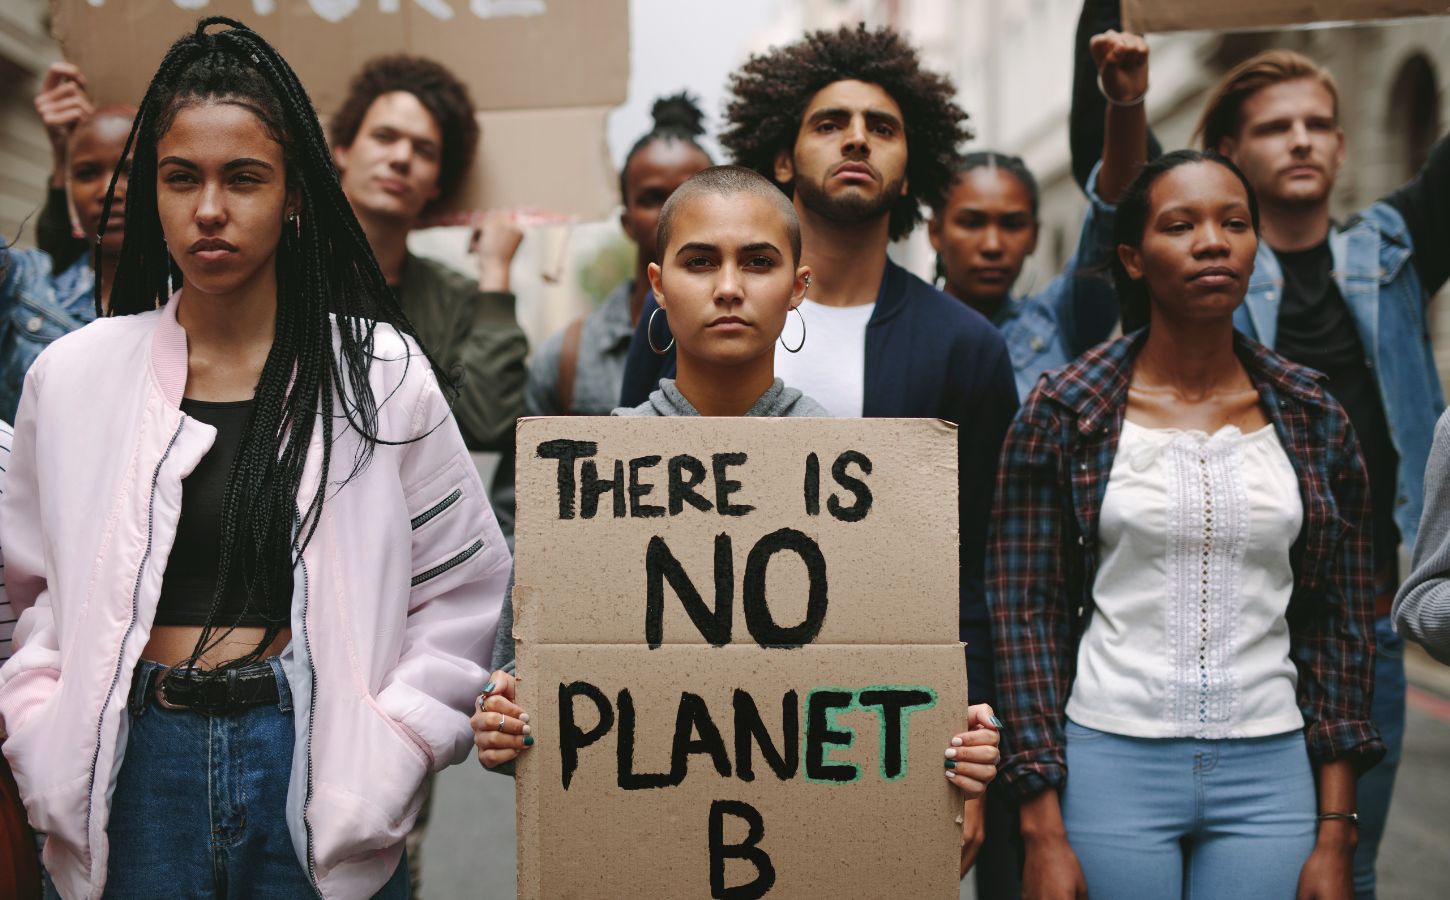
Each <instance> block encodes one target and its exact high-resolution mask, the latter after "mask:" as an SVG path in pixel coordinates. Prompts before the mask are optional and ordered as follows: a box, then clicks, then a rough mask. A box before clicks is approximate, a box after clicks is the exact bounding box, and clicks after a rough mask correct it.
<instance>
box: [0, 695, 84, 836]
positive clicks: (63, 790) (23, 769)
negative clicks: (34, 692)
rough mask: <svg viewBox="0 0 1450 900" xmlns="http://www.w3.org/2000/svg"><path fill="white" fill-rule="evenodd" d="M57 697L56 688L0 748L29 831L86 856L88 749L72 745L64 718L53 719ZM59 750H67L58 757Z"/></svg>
mask: <svg viewBox="0 0 1450 900" xmlns="http://www.w3.org/2000/svg"><path fill="white" fill-rule="evenodd" d="M59 699H60V691H59V690H57V691H56V692H55V693H54V694H52V695H51V696H50V697H49V698H47V699H46V701H45V702H44V703H43V704H42V705H41V706H40V708H39V709H37V710H36V711H35V712H34V713H32V714H31V716H30V718H29V719H28V720H27V721H26V722H25V723H24V724H23V725H21V726H20V728H19V729H18V730H17V731H15V732H14V733H12V734H10V735H9V736H8V737H6V739H5V743H4V745H3V746H4V750H5V757H6V759H8V760H9V762H10V770H11V772H12V773H13V774H14V776H15V784H16V786H17V787H19V788H20V797H21V799H22V800H23V801H24V803H25V814H26V818H28V819H29V820H30V825H31V827H32V828H34V829H35V830H36V831H39V832H43V833H45V834H47V835H49V838H48V840H52V841H58V842H60V843H63V844H64V845H66V846H67V847H69V848H70V849H72V850H73V851H75V852H77V853H80V854H86V853H88V852H89V838H88V837H87V835H86V833H85V809H86V803H87V799H88V798H87V796H86V791H87V789H88V788H89V786H90V783H91V782H90V769H89V768H88V767H87V765H86V763H87V761H89V759H90V750H88V749H86V748H84V747H79V746H77V745H76V741H75V734H74V732H75V729H74V728H67V727H66V726H67V722H66V720H65V718H64V717H63V718H61V719H57V718H56V710H57V708H58V707H59V706H60V703H59ZM73 714H74V711H72V715H73ZM58 747H70V748H71V749H70V752H68V753H57V752H56V748H58Z"/></svg>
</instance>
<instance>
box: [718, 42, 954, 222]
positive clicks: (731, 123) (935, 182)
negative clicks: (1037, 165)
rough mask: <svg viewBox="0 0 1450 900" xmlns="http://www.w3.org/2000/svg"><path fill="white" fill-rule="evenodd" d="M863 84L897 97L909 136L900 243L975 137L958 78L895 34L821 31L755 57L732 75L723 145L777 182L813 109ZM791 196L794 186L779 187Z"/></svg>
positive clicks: (898, 207)
mask: <svg viewBox="0 0 1450 900" xmlns="http://www.w3.org/2000/svg"><path fill="white" fill-rule="evenodd" d="M853 80H854V81H864V82H866V83H868V84H874V85H877V86H878V87H880V88H881V89H882V90H884V91H885V92H886V93H888V94H890V95H891V99H893V100H895V101H896V103H897V105H899V106H900V107H901V113H902V116H903V117H904V118H905V120H906V121H905V129H906V147H907V158H906V178H907V183H908V185H909V186H910V187H909V192H908V193H907V194H906V195H905V196H903V197H902V198H900V199H899V200H897V201H896V202H895V203H893V204H892V206H891V239H892V240H900V239H901V238H903V237H906V236H907V235H908V234H910V233H911V230H912V229H913V228H915V227H916V226H917V224H919V223H920V222H921V220H922V214H921V206H922V204H923V203H924V204H926V205H927V206H935V205H936V204H938V203H940V202H941V198H942V197H943V196H945V194H946V191H947V188H948V187H949V186H950V185H951V182H952V177H953V165H954V163H955V162H956V151H957V145H958V144H960V143H961V142H962V141H964V140H966V139H968V138H969V137H971V130H970V129H969V128H968V127H967V124H966V122H967V114H966V112H965V111H963V110H962V108H961V107H959V106H957V104H956V103H955V102H954V101H953V100H952V97H953V96H954V95H955V94H956V88H955V87H954V86H953V85H952V82H951V79H949V78H947V77H946V76H945V75H941V74H939V73H937V72H932V71H929V70H927V69H923V68H922V66H921V59H920V57H919V55H918V53H917V51H916V48H914V47H912V46H911V45H910V44H908V43H907V42H906V41H905V40H903V39H902V37H901V35H899V34H897V33H896V32H895V31H893V30H891V29H890V28H877V29H875V30H867V28H866V26H865V25H864V24H862V25H860V26H859V27H857V28H849V27H842V28H841V29H839V30H837V31H815V32H812V33H810V34H807V35H806V36H805V37H804V38H803V39H802V40H800V41H798V42H796V43H794V44H791V45H789V46H786V47H777V48H773V49H771V50H770V51H768V52H766V53H764V54H761V55H757V56H752V57H751V58H750V61H749V62H747V63H746V64H745V65H744V66H743V67H741V69H740V70H739V71H737V72H735V73H734V74H733V75H731V76H730V86H729V87H730V94H731V97H730V101H729V104H728V106H727V107H726V109H725V119H726V127H725V131H724V132H722V133H721V135H720V143H721V144H722V145H724V146H725V148H726V149H727V150H729V151H730V153H731V155H732V156H733V157H734V160H735V162H737V163H739V164H740V165H742V166H748V167H749V168H752V169H754V170H755V171H757V172H759V173H760V174H762V175H764V176H765V177H767V178H770V179H771V180H772V181H774V178H775V158H776V155H777V154H778V153H779V152H780V151H781V150H790V149H791V148H793V147H794V146H795V140H796V135H797V133H798V132H799V131H800V124H801V117H802V116H804V115H805V111H806V105H807V104H808V103H810V100H811V98H812V97H814V96H815V95H816V93H817V92H818V91H820V90H821V89H822V88H824V87H826V86H828V85H831V84H835V83H836V82H838V81H853ZM779 186H780V188H781V189H782V190H784V191H785V192H786V193H787V194H790V193H791V187H790V186H789V185H779Z"/></svg>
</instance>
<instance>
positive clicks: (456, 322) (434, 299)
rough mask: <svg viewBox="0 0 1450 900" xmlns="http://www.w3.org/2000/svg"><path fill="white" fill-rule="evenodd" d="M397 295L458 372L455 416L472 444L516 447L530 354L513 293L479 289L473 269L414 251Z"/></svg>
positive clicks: (421, 334)
mask: <svg viewBox="0 0 1450 900" xmlns="http://www.w3.org/2000/svg"><path fill="white" fill-rule="evenodd" d="M398 299H399V302H400V303H401V304H402V306H403V312H404V313H405V314H406V315H407V316H408V320H409V321H411V322H412V323H413V328H414V329H415V330H416V331H417V333H418V339H419V340H420V341H421V342H422V344H423V346H424V347H426V348H428V351H429V352H430V353H432V354H433V356H434V358H435V359H436V360H437V361H438V364H439V365H440V366H442V368H443V371H444V372H446V373H448V374H449V375H451V376H453V377H454V378H456V379H458V388H459V392H458V400H457V401H456V402H455V403H454V405H453V416H454V418H456V419H457V420H458V427H459V430H461V431H462V432H463V441H464V443H466V444H467V445H468V449H470V450H495V451H504V450H512V449H513V443H514V422H515V421H516V420H517V419H518V417H519V416H520V415H522V414H523V410H524V383H525V381H527V380H528V367H527V366H526V365H525V362H524V361H525V359H526V357H527V356H528V354H529V342H528V339H527V338H525V337H524V332H523V329H522V328H520V327H519V323H518V319H516V318H515V317H514V295H513V294H511V293H507V292H504V291H480V290H479V289H478V284H477V282H475V281H474V280H473V279H472V278H470V277H468V276H467V275H464V274H463V273H461V272H458V271H455V270H454V269H451V268H449V267H448V266H445V265H444V264H442V263H440V262H438V261H436V260H432V259H426V258H424V257H421V256H414V255H413V254H411V253H410V254H408V258H407V262H405V263H404V265H403V281H402V284H401V286H400V288H399V291H398Z"/></svg>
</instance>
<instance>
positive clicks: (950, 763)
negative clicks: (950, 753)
mask: <svg viewBox="0 0 1450 900" xmlns="http://www.w3.org/2000/svg"><path fill="white" fill-rule="evenodd" d="M946 764H947V768H948V769H955V768H956V766H957V764H956V761H955V760H950V759H948V760H946Z"/></svg>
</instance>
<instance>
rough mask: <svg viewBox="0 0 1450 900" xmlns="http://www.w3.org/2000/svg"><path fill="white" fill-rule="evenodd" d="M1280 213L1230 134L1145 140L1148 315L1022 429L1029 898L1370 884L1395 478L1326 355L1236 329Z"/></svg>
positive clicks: (1009, 738)
mask: <svg viewBox="0 0 1450 900" xmlns="http://www.w3.org/2000/svg"><path fill="white" fill-rule="evenodd" d="M1257 233H1258V208H1257V204H1256V201H1255V199H1254V196H1253V192H1252V190H1251V188H1250V187H1249V185H1248V183H1247V182H1246V181H1245V180H1244V178H1243V175H1242V174H1241V173H1239V171H1238V170H1237V169H1236V168H1234V166H1233V165H1232V164H1231V163H1229V162H1227V161H1226V160H1223V159H1222V158H1220V157H1217V156H1213V155H1205V154H1202V153H1198V152H1196V151H1180V152H1178V153H1172V154H1168V155H1167V156H1164V157H1161V158H1160V159H1159V160H1157V161H1155V162H1153V163H1151V164H1149V165H1148V166H1147V167H1145V169H1144V170H1143V172H1142V173H1141V174H1140V176H1139V177H1138V179H1137V181H1135V183H1134V184H1133V185H1132V186H1131V187H1130V188H1129V189H1128V191H1127V193H1126V194H1125V195H1124V197H1123V199H1122V201H1121V203H1120V205H1119V209H1118V218H1117V221H1116V224H1115V228H1114V239H1115V243H1116V244H1117V245H1118V259H1117V260H1116V261H1115V266H1114V275H1115V280H1116V281H1117V283H1118V288H1119V293H1120V297H1121V299H1122V302H1123V307H1124V309H1123V321H1124V328H1125V329H1127V330H1131V329H1136V328H1140V327H1141V326H1143V325H1148V326H1149V327H1147V328H1146V329H1143V330H1139V331H1136V332H1133V333H1130V334H1128V335H1127V336H1125V337H1123V338H1121V339H1119V340H1117V341H1114V342H1112V343H1109V344H1104V345H1102V346H1101V347H1098V348H1097V349H1095V350H1093V351H1090V352H1089V353H1088V354H1086V355H1085V356H1083V357H1082V358H1081V359H1079V360H1078V361H1077V362H1075V363H1073V364H1071V365H1069V366H1067V367H1065V368H1063V369H1060V370H1057V371H1056V372H1052V373H1049V374H1048V375H1046V376H1045V377H1044V378H1043V380H1042V381H1040V382H1039V383H1038V385H1037V388H1036V389H1035V390H1034V391H1033V393H1032V395H1031V396H1030V397H1029V398H1028V400H1027V403H1026V405H1025V406H1024V407H1023V408H1022V410H1021V412H1020V413H1019V414H1018V416H1017V419H1016V421H1015V422H1014V423H1013V426H1012V428H1011V430H1010V431H1009V432H1008V435H1007V439H1006V442H1005V444H1004V446H1003V451H1002V465H1001V469H1000V472H999V477H998V486H997V507H996V511H995V515H994V517H993V523H994V532H993V535H992V538H991V541H990V546H989V555H988V572H987V582H988V599H989V602H990V604H991V606H992V611H993V618H994V628H995V633H996V641H997V670H998V677H999V683H1000V690H999V699H1000V703H1001V707H1002V712H1003V718H1004V719H1006V721H1007V727H1006V729H1005V730H1004V732H1003V736H1002V744H1003V772H1004V775H1005V777H1006V778H1007V780H1008V781H1009V782H1010V783H1011V784H1013V785H1014V786H1015V787H1016V788H1017V792H1018V794H1019V795H1020V796H1021V798H1022V833H1023V838H1024V841H1025V844H1026V865H1025V872H1024V895H1025V896H1027V897H1075V896H1077V897H1080V896H1083V895H1084V894H1085V893H1086V892H1089V891H1090V892H1091V894H1092V896H1094V897H1096V898H1102V897H1108V898H1111V897H1119V896H1143V897H1148V896H1151V897H1176V896H1184V895H1188V894H1191V895H1192V896H1193V897H1194V898H1195V900H1202V898H1204V897H1230V896H1233V897H1240V896H1253V897H1285V896H1289V895H1291V894H1294V893H1296V891H1297V894H1298V896H1300V897H1344V898H1348V897H1351V896H1353V887H1352V882H1351V877H1350V873H1351V869H1350V864H1351V859H1352V856H1353V850H1354V846H1355V840H1356V832H1355V826H1356V820H1355V817H1354V806H1355V798H1354V778H1355V772H1356V770H1357V769H1361V768H1363V767H1365V766H1367V765H1370V764H1372V763H1373V762H1374V761H1375V760H1377V759H1378V758H1379V756H1380V755H1381V754H1382V753H1383V745H1382V744H1381V742H1380V739H1379V736H1378V734H1377V732H1376V731H1375V729H1374V726H1373V725H1372V724H1371V723H1370V721H1369V702H1370V697H1371V694H1372V691H1373V670H1374V638H1373V633H1374V632H1373V627H1372V624H1373V609H1372V606H1373V601H1372V597H1373V586H1372V565H1371V560H1370V535H1369V533H1368V530H1369V522H1370V518H1369V499H1368V486H1367V481H1366V477H1365V474H1364V467H1363V464H1362V462H1361V460H1360V456H1359V451H1358V446H1357V444H1356V442H1355V438H1354V435H1353V433H1352V432H1351V430H1350V428H1349V423H1348V419H1347V418H1346V416H1345V414H1344V411H1343V409H1341V408H1340V406H1339V405H1338V404H1337V403H1336V402H1335V401H1334V400H1333V399H1332V398H1331V397H1329V395H1328V394H1327V393H1326V392H1325V391H1324V390H1323V387H1322V386H1321V383H1320V382H1321V378H1322V376H1320V375H1319V374H1318V373H1317V372H1313V371H1311V370H1309V369H1304V368H1301V367H1298V366H1295V365H1293V364H1291V363H1289V362H1287V361H1286V360H1284V359H1283V358H1281V357H1279V356H1277V355H1275V354H1274V353H1272V352H1271V351H1269V350H1268V349H1266V348H1264V347H1263V346H1261V345H1259V344H1256V343H1254V342H1252V341H1250V340H1248V339H1247V338H1244V337H1243V336H1242V335H1239V334H1237V333H1236V332H1235V331H1234V329H1233V320H1232V317H1233V312H1234V310H1235V309H1236V308H1237V307H1238V305H1239V304H1240V303H1241V302H1242V301H1243V298H1244V293H1245V291H1246V289H1247V285H1248V282H1249V276H1250V274H1251V273H1252V271H1253V265H1254V254H1255V251H1256V249H1257V245H1258V235H1257ZM1311 769H1312V771H1311ZM1069 772H1072V773H1073V774H1074V777H1072V778H1069V777H1068V775H1069ZM1316 804H1317V812H1316Z"/></svg>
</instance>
